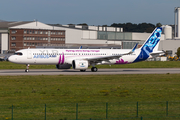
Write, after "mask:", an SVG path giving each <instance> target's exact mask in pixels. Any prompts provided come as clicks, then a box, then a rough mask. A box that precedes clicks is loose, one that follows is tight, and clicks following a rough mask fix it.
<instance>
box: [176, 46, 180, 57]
mask: <svg viewBox="0 0 180 120" xmlns="http://www.w3.org/2000/svg"><path fill="white" fill-rule="evenodd" d="M176 55H177V56H178V58H179V57H180V47H179V48H178V49H177V52H176Z"/></svg>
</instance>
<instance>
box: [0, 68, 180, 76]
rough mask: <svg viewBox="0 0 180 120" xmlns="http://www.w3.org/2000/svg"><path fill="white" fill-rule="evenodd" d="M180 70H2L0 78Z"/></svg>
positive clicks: (175, 69)
mask: <svg viewBox="0 0 180 120" xmlns="http://www.w3.org/2000/svg"><path fill="white" fill-rule="evenodd" d="M178 73H180V68H126V69H124V68H119V69H98V71H97V72H91V70H90V69H87V70H86V72H80V71H79V70H73V69H68V70H59V69H30V70H29V72H28V73H26V72H25V71H24V69H11V70H0V76H8V75H9V76H17V75H112V74H178Z"/></svg>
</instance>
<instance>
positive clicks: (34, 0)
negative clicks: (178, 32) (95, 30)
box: [0, 0, 180, 25]
mask: <svg viewBox="0 0 180 120" xmlns="http://www.w3.org/2000/svg"><path fill="white" fill-rule="evenodd" d="M175 7H180V0H0V20H5V21H33V20H34V19H37V20H38V21H40V22H43V23H49V24H70V23H71V24H80V23H87V24H88V25H111V24H113V23H127V22H131V23H136V24H138V23H142V22H146V23H152V24H156V23H159V22H160V23H161V24H174V8H175Z"/></svg>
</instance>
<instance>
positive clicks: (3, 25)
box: [0, 21, 164, 54]
mask: <svg viewBox="0 0 180 120" xmlns="http://www.w3.org/2000/svg"><path fill="white" fill-rule="evenodd" d="M149 35H150V33H135V32H134V33H132V32H123V28H115V27H102V26H80V25H56V26H55V25H47V24H44V23H41V22H38V21H31V22H4V21H3V22H0V40H1V46H0V49H1V54H2V53H5V52H6V51H7V50H9V51H17V50H19V49H24V48H35V47H57V46H58V47H62V46H66V47H73V46H87V47H90V46H101V47H103V46H104V47H108V46H110V47H114V46H118V47H122V48H123V49H126V48H132V47H133V45H134V44H135V43H137V42H139V43H140V45H141V44H142V43H143V42H144V40H146V39H147V38H148V36H149ZM163 39H164V37H163V35H162V40H163Z"/></svg>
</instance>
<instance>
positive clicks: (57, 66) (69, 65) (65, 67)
mask: <svg viewBox="0 0 180 120" xmlns="http://www.w3.org/2000/svg"><path fill="white" fill-rule="evenodd" d="M71 66H72V65H71V64H63V65H61V64H57V65H56V68H57V69H70V68H71Z"/></svg>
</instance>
